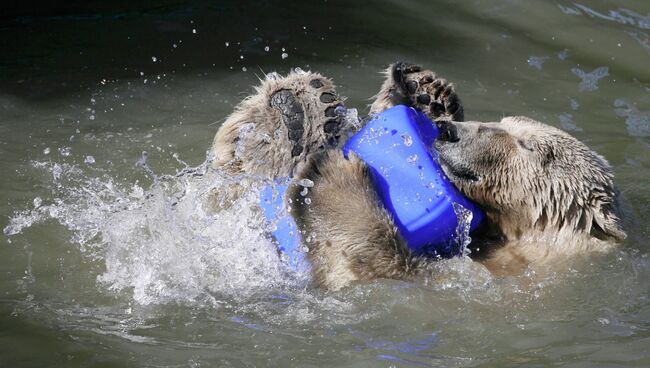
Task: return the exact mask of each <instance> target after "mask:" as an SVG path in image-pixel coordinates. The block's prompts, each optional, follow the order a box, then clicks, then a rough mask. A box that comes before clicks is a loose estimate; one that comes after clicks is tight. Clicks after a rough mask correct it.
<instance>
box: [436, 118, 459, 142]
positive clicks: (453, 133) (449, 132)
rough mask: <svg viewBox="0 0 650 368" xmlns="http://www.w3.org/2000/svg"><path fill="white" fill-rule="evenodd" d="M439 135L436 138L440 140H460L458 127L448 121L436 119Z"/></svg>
mask: <svg viewBox="0 0 650 368" xmlns="http://www.w3.org/2000/svg"><path fill="white" fill-rule="evenodd" d="M436 125H437V126H438V130H439V135H438V138H437V140H438V141H440V142H448V143H456V142H458V141H460V137H459V136H458V128H456V125H454V123H452V122H450V121H437V122H436Z"/></svg>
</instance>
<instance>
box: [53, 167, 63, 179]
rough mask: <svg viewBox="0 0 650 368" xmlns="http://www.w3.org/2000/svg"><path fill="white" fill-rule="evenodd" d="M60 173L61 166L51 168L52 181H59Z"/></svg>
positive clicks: (61, 170)
mask: <svg viewBox="0 0 650 368" xmlns="http://www.w3.org/2000/svg"><path fill="white" fill-rule="evenodd" d="M62 172H63V169H61V166H59V164H54V166H53V167H52V179H54V181H58V180H59V179H61V173H62Z"/></svg>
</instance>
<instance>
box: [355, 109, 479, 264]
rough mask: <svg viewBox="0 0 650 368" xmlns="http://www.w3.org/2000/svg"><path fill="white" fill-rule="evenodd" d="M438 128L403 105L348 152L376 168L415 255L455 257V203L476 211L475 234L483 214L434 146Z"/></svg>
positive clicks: (383, 194) (366, 130)
mask: <svg viewBox="0 0 650 368" xmlns="http://www.w3.org/2000/svg"><path fill="white" fill-rule="evenodd" d="M438 135H439V132H438V128H437V127H436V125H435V124H434V123H432V122H431V120H429V118H427V116H426V115H425V114H424V113H422V112H420V111H417V110H415V109H412V108H409V107H406V106H403V105H398V106H395V107H393V108H390V109H388V110H386V111H384V112H382V113H381V114H379V115H378V116H377V117H376V118H374V119H372V120H370V121H369V122H368V123H367V124H366V125H365V126H364V127H363V129H361V131H359V132H358V133H357V134H355V135H354V136H352V137H351V138H350V139H349V140H348V141H347V142H346V144H345V146H344V147H343V152H344V153H345V154H346V155H348V154H349V152H354V153H355V154H356V155H357V156H359V158H361V159H362V160H363V161H364V162H365V163H366V164H367V165H368V166H369V167H370V169H371V171H372V173H373V179H374V184H375V189H376V191H377V194H378V195H379V197H380V198H381V200H382V202H383V204H384V207H385V208H386V210H387V211H388V212H389V213H390V214H391V215H392V217H393V221H394V222H395V225H396V226H397V227H398V228H399V230H400V233H401V235H402V237H403V238H404V239H405V240H406V242H407V243H408V246H409V248H411V250H412V251H414V252H415V253H435V254H437V255H440V256H445V257H448V256H454V255H458V254H459V252H460V251H461V249H460V247H459V246H458V245H457V244H456V243H457V242H456V236H457V229H458V218H457V215H456V211H455V210H454V203H456V204H459V205H461V206H462V207H464V208H465V209H467V210H469V211H471V212H472V221H471V224H470V231H472V230H474V229H476V227H477V226H478V225H479V223H480V222H481V220H482V219H483V214H482V212H481V211H480V210H479V208H478V207H477V206H476V205H475V204H474V203H473V202H471V201H470V200H468V199H467V198H466V197H465V196H463V195H462V194H461V193H460V191H458V189H456V187H455V186H454V185H453V184H452V183H451V182H450V181H449V179H448V178H447V177H446V176H445V174H444V173H443V171H442V169H441V168H440V165H439V164H438V161H437V158H438V157H437V155H438V153H437V152H436V151H435V149H434V146H433V144H434V141H435V139H436V138H437V137H438Z"/></svg>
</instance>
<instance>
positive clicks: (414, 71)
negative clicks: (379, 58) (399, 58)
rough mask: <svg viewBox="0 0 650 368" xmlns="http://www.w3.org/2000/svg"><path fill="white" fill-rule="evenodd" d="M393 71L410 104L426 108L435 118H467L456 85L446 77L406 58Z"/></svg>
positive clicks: (432, 118) (394, 66)
mask: <svg viewBox="0 0 650 368" xmlns="http://www.w3.org/2000/svg"><path fill="white" fill-rule="evenodd" d="M391 74H392V75H391V77H392V78H393V80H394V82H395V83H396V84H397V85H398V86H399V88H400V89H401V91H402V93H403V95H404V96H406V98H407V99H408V103H409V104H410V106H413V107H415V108H416V109H418V110H421V111H423V112H424V113H425V114H427V115H428V116H429V118H431V120H453V121H463V119H464V116H463V106H462V104H461V102H460V99H459V98H458V95H457V94H456V91H455V90H454V86H453V85H452V84H450V83H447V81H446V80H445V79H443V78H439V77H438V76H436V74H435V73H433V72H432V71H430V70H423V69H422V67H420V66H419V65H413V64H409V63H405V62H398V63H395V64H394V65H393V67H392V73H391Z"/></svg>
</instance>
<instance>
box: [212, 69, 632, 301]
mask: <svg viewBox="0 0 650 368" xmlns="http://www.w3.org/2000/svg"><path fill="white" fill-rule="evenodd" d="M296 86H299V87H296ZM257 92H258V93H257V94H256V95H254V96H253V97H249V98H248V99H246V100H244V102H242V104H240V106H239V107H238V108H237V110H236V112H235V113H234V114H233V115H231V118H229V119H228V121H226V123H225V124H224V126H223V127H222V128H221V129H220V131H219V132H218V133H217V137H216V138H215V146H214V152H215V153H216V156H217V160H216V165H217V166H218V167H228V168H229V169H230V170H233V169H234V170H235V172H237V171H239V172H245V173H249V174H251V173H252V174H262V175H264V176H266V177H269V178H274V177H278V176H288V175H294V177H295V180H300V179H309V180H311V181H313V182H314V186H313V187H312V188H310V190H309V193H308V195H307V196H303V195H301V194H299V192H300V191H301V189H302V187H301V186H298V185H294V186H291V187H290V190H289V191H288V193H287V199H288V201H289V202H290V203H291V207H292V215H293V217H294V219H295V220H296V223H297V224H298V226H299V227H300V229H301V231H302V232H303V239H308V240H309V241H308V242H307V246H308V249H309V252H308V257H309V260H310V261H311V263H312V270H313V276H314V280H315V282H316V283H317V284H318V285H319V286H321V287H324V288H327V289H338V288H340V287H343V286H345V285H348V284H349V283H350V282H352V281H355V280H371V279H375V278H396V279H411V278H416V277H419V276H422V275H424V274H426V273H427V272H430V271H429V269H430V268H431V267H430V266H431V264H432V262H435V260H432V259H428V258H424V257H418V256H415V255H413V254H411V252H410V251H409V249H408V247H407V246H406V244H405V242H404V240H403V239H402V238H401V236H400V234H399V231H398V230H397V229H396V227H395V225H394V223H393V221H392V219H391V218H390V216H389V215H388V213H387V212H386V211H385V210H384V208H383V207H382V205H381V203H380V201H379V199H378V198H377V196H376V194H375V191H374V190H373V185H372V179H371V176H370V172H369V170H368V168H367V167H366V165H365V164H364V163H363V162H362V161H360V160H359V159H357V158H356V157H354V156H352V157H350V159H346V158H345V157H343V154H342V153H341V151H340V150H338V149H332V147H333V146H334V145H335V143H336V140H337V139H338V135H339V130H340V129H341V128H342V126H341V123H342V120H341V118H340V116H339V115H338V114H337V113H336V111H335V108H336V106H338V105H339V104H340V101H339V99H338V97H336V93H335V92H334V86H333V85H332V84H331V82H330V81H329V80H327V79H325V78H323V77H322V76H320V75H318V74H311V73H298V74H297V73H293V74H290V75H289V76H288V77H286V78H282V79H277V78H276V79H273V80H272V81H267V82H264V83H263V85H262V86H261V87H259V88H258V90H257ZM278 94H282V96H283V97H282V99H281V100H282V101H280V103H277V101H278V100H279V98H278V97H276V96H278ZM323 96H326V98H323ZM329 96H332V97H329ZM274 101H275V102H274ZM396 104H407V105H410V106H413V107H414V108H417V109H420V110H422V111H424V112H425V113H426V114H427V115H428V116H429V117H430V118H431V120H432V121H436V122H437V124H439V126H440V128H441V130H442V131H443V134H442V136H441V137H440V138H439V139H438V140H437V141H436V144H435V145H436V149H437V150H438V151H439V152H440V163H441V166H442V167H443V170H444V171H445V173H446V174H447V176H448V177H449V178H450V179H451V180H452V182H453V183H454V184H455V185H456V186H457V187H458V188H459V189H460V190H461V191H462V192H463V193H464V194H465V195H466V196H468V197H469V198H471V199H472V200H473V201H475V202H476V203H477V204H479V206H480V207H481V208H482V209H483V210H484V211H485V213H486V220H485V221H484V224H483V227H482V229H480V230H479V231H478V232H476V233H474V234H473V239H474V240H473V243H472V246H473V247H474V250H475V251H474V253H473V257H475V258H476V259H477V260H479V261H481V262H483V263H484V264H485V265H486V266H487V267H488V268H489V269H490V270H492V271H493V272H496V273H500V272H513V271H514V270H518V269H521V268H522V267H525V266H526V265H528V264H530V263H535V262H541V261H543V260H548V259H552V258H553V256H554V255H560V254H561V255H567V254H571V253H579V252H586V251H590V250H597V249H606V248H607V247H608V246H610V245H611V244H612V240H622V239H624V238H625V233H624V232H623V230H622V229H621V227H620V225H619V218H618V216H617V204H616V191H615V189H614V185H613V174H612V172H611V168H610V166H609V165H608V163H607V162H606V161H605V159H604V158H602V157H601V156H599V155H598V154H596V153H594V152H593V151H591V150H590V149H589V148H588V147H586V146H585V145H584V144H582V143H580V142H579V141H578V140H576V139H575V138H573V137H571V136H570V135H569V134H567V133H565V132H563V131H561V130H559V129H556V128H553V127H551V126H548V125H545V124H542V123H539V122H536V121H534V120H531V119H528V118H524V117H509V118H504V119H502V120H501V122H497V123H481V122H466V123H463V122H460V121H462V120H463V108H462V105H461V103H460V100H459V98H458V97H457V95H456V93H455V91H454V88H453V86H451V85H450V84H448V83H447V82H446V81H445V80H444V79H440V78H438V77H436V75H435V74H434V73H432V72H430V71H428V70H422V68H420V67H419V66H416V65H410V64H405V63H397V64H395V65H393V66H391V67H389V69H388V70H387V79H386V81H385V82H384V84H383V85H382V87H381V90H380V92H379V93H378V94H377V95H376V96H375V101H374V103H373V104H372V106H371V112H373V113H377V112H381V111H383V110H385V109H387V108H390V107H392V106H394V105H396ZM248 122H255V126H256V127H258V128H257V129H261V130H262V131H264V132H267V133H268V134H270V133H274V134H277V136H276V135H271V137H272V138H271V139H270V140H269V139H267V140H264V139H260V138H255V139H252V140H251V141H250V142H242V141H241V140H242V139H244V140H246V139H247V135H246V134H244V135H242V134H239V133H240V132H241V131H242V129H244V130H245V127H246V126H250V125H245V124H247V123H248ZM300 122H302V124H300ZM300 125H302V127H301V128H299V126H300ZM298 131H299V132H300V134H298V133H296V132H298ZM228 132H237V133H238V134H230V135H228ZM223 137H228V139H224V138H223ZM242 137H243V138H242ZM239 147H244V148H245V149H247V148H248V147H251V149H252V150H253V151H251V152H249V153H248V155H246V154H241V153H240V154H238V153H236V151H237V150H238V149H239ZM303 164H304V165H303ZM303 166H304V167H303ZM307 198H309V200H306V199H307Z"/></svg>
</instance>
